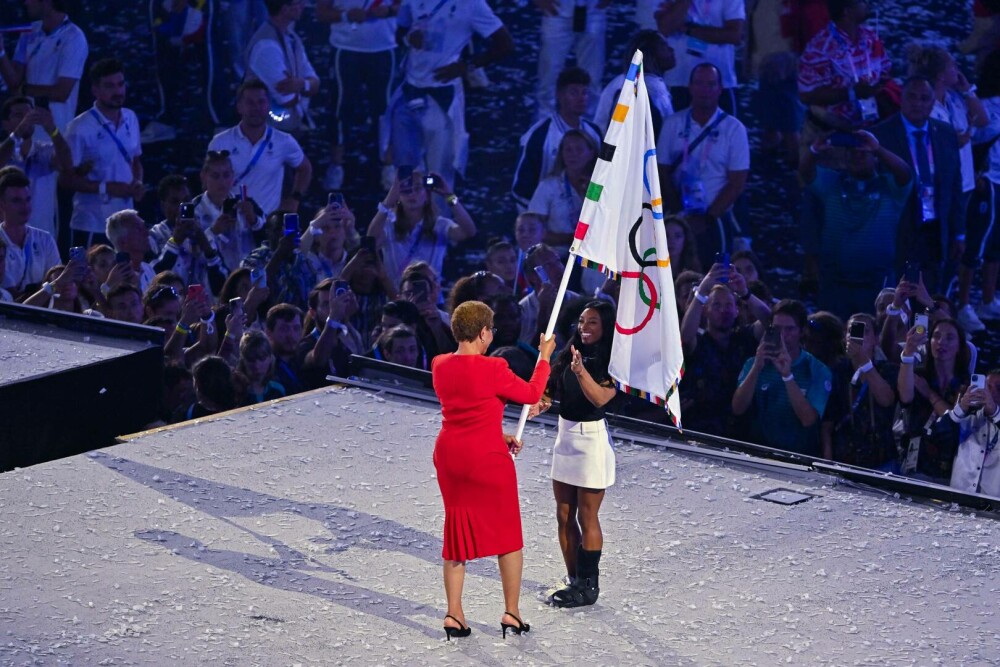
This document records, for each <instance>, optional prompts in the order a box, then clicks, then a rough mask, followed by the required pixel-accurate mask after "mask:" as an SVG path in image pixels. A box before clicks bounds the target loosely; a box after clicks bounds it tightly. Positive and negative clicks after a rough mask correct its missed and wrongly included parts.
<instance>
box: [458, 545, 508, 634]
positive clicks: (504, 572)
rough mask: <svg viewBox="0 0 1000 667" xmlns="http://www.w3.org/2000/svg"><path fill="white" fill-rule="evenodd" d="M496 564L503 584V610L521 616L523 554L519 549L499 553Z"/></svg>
mask: <svg viewBox="0 0 1000 667" xmlns="http://www.w3.org/2000/svg"><path fill="white" fill-rule="evenodd" d="M497 564H498V565H499V566H500V581H501V583H502V584H503V604H504V611H505V612H510V613H511V614H514V615H515V616H517V617H518V618H523V617H522V616H521V609H520V607H519V606H518V605H519V604H520V602H521V570H522V569H523V568H524V555H523V554H522V553H521V550H520V549H518V550H517V551H511V552H510V553H505V554H500V555H499V556H498V557H497ZM459 618H461V617H459ZM501 620H502V619H501Z"/></svg>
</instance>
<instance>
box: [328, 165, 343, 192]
mask: <svg viewBox="0 0 1000 667" xmlns="http://www.w3.org/2000/svg"><path fill="white" fill-rule="evenodd" d="M323 187H324V188H326V189H327V190H340V189H341V188H342V187H344V167H343V166H341V165H339V164H331V165H330V166H329V167H327V168H326V174H324V175H323Z"/></svg>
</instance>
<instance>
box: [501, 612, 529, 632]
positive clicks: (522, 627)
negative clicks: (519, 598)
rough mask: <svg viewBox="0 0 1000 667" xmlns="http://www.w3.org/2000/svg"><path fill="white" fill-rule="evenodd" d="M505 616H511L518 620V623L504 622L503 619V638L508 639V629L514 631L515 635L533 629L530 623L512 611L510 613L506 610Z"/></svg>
mask: <svg viewBox="0 0 1000 667" xmlns="http://www.w3.org/2000/svg"><path fill="white" fill-rule="evenodd" d="M504 616H510V617H511V618H513V619H514V620H515V621H517V625H511V624H510V623H504V622H503V621H500V629H501V630H502V631H503V638H504V639H507V630H508V629H509V630H510V631H511V632H513V633H514V634H515V635H519V634H521V633H522V632H528V631H529V630H531V626H530V625H528V624H527V623H525V622H523V621H522V620H521V619H519V618H518V617H517V616H515V615H514V614H512V613H510V612H509V611H505V612H504Z"/></svg>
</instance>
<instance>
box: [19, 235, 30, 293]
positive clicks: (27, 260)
mask: <svg viewBox="0 0 1000 667" xmlns="http://www.w3.org/2000/svg"><path fill="white" fill-rule="evenodd" d="M31 259H32V258H31V238H30V237H29V236H28V235H27V234H25V236H24V273H23V274H22V275H21V286H22V287H23V286H24V285H27V284H28V275H29V274H30V273H31Z"/></svg>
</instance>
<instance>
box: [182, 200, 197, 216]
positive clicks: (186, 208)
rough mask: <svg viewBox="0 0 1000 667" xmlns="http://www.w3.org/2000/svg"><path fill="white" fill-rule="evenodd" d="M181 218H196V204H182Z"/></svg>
mask: <svg viewBox="0 0 1000 667" xmlns="http://www.w3.org/2000/svg"><path fill="white" fill-rule="evenodd" d="M181 220H194V204H192V203H191V202H185V203H183V204H181Z"/></svg>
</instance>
